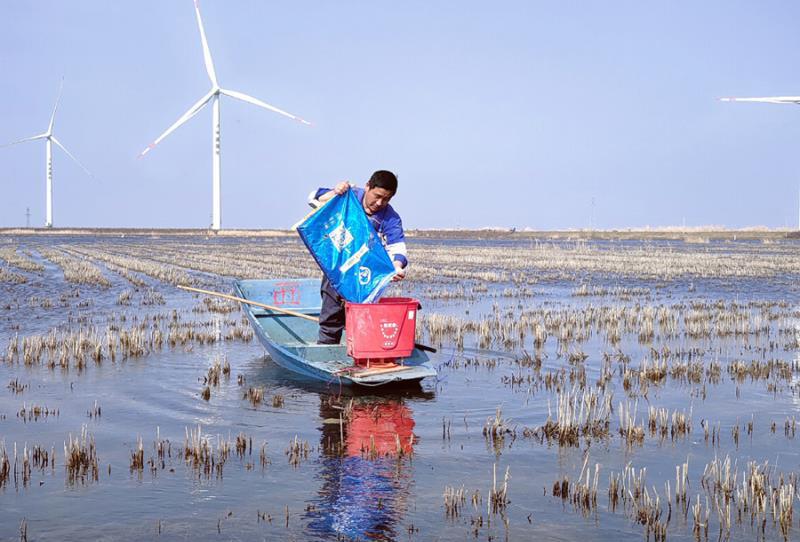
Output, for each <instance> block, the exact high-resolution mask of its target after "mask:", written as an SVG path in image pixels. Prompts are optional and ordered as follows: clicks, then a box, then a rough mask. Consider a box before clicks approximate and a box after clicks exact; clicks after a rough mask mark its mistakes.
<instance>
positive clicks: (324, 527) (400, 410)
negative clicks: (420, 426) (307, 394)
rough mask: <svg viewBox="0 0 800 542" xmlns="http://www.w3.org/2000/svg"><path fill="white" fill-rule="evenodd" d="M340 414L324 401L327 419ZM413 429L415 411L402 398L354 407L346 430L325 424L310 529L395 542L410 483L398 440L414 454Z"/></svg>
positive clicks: (335, 425) (347, 421)
mask: <svg viewBox="0 0 800 542" xmlns="http://www.w3.org/2000/svg"><path fill="white" fill-rule="evenodd" d="M341 412H342V411H341V410H336V409H334V408H332V407H331V406H330V405H329V404H327V402H326V401H322V404H321V407H320V415H321V416H322V418H323V420H326V421H328V422H334V421H336V420H338V419H339V414H340V413H341ZM413 429H414V420H413V419H412V418H411V411H410V410H409V409H408V407H407V406H406V405H405V404H403V403H402V402H401V401H399V400H387V401H379V402H377V401H376V402H363V403H355V404H354V405H353V408H352V412H351V414H350V415H349V416H348V419H346V420H344V427H342V428H340V427H339V424H338V423H325V424H323V427H322V450H323V460H322V461H323V467H322V469H321V470H320V477H321V478H322V487H321V488H320V501H319V504H318V506H317V510H316V511H315V512H314V513H313V514H312V515H313V516H314V519H312V521H311V522H310V523H309V528H310V529H312V530H315V531H318V532H321V534H323V533H324V534H328V535H329V534H335V535H337V536H342V535H343V536H345V537H346V539H348V540H350V539H355V540H363V539H378V540H386V539H394V537H395V536H396V533H395V531H394V526H395V524H396V523H397V522H398V521H399V520H400V519H401V516H402V514H403V512H404V508H405V501H406V498H407V496H408V488H409V485H410V478H409V474H408V473H407V472H405V471H404V470H403V469H401V468H399V465H401V464H402V463H398V459H397V458H396V454H397V441H398V439H399V441H400V446H401V449H402V453H403V454H405V455H408V454H410V453H411V452H412V451H413V450H412V447H413V438H414V436H413V432H412V431H413ZM342 437H343V438H344V442H342V440H341V439H342ZM373 446H374V447H373Z"/></svg>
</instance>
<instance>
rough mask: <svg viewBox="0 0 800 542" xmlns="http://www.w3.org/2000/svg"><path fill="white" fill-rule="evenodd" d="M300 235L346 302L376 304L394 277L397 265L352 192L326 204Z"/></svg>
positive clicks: (338, 196)
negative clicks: (395, 265) (390, 257)
mask: <svg viewBox="0 0 800 542" xmlns="http://www.w3.org/2000/svg"><path fill="white" fill-rule="evenodd" d="M297 233H299V234H300V238H301V239H302V240H303V242H304V243H305V244H306V247H308V250H309V252H311V255H312V256H314V259H315V260H316V261H317V264H318V265H319V267H320V269H322V272H323V273H325V276H326V277H328V280H329V281H330V283H331V285H332V286H333V287H334V289H335V290H336V291H337V292H339V295H340V296H342V297H343V298H345V299H346V300H347V301H350V302H353V303H372V302H374V301H376V300H377V299H378V298H379V297H380V296H381V294H382V293H383V290H384V289H385V288H386V286H387V285H388V284H389V282H391V280H392V277H393V276H394V273H395V270H394V264H393V263H392V260H391V259H389V255H388V254H387V253H386V249H385V248H384V247H383V245H382V244H381V240H380V238H379V237H378V234H377V233H376V232H375V228H373V227H372V224H370V223H369V220H368V219H367V215H366V214H365V213H364V209H363V208H362V207H361V202H360V201H358V199H357V198H356V196H355V194H353V191H352V190H348V191H347V192H345V193H344V194H342V195H337V196H334V197H333V198H332V199H331V200H329V201H328V202H326V203H325V205H323V206H322V207H321V208H320V209H319V210H318V211H316V212H315V213H314V214H312V215H311V216H309V217H308V218H306V219H305V220H303V222H302V223H301V224H300V225H299V226H297Z"/></svg>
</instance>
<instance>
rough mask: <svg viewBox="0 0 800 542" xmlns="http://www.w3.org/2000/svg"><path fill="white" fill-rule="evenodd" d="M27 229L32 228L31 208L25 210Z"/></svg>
mask: <svg viewBox="0 0 800 542" xmlns="http://www.w3.org/2000/svg"><path fill="white" fill-rule="evenodd" d="M25 227H26V228H30V227H31V208H30V207H26V208H25Z"/></svg>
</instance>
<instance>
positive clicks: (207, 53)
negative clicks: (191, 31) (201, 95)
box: [194, 0, 219, 87]
mask: <svg viewBox="0 0 800 542" xmlns="http://www.w3.org/2000/svg"><path fill="white" fill-rule="evenodd" d="M194 14H195V15H196V16H197V27H198V28H199V29H200V41H201V42H202V43H203V60H204V61H205V64H206V71H207V72H208V78H209V79H211V84H212V85H213V86H215V87H217V86H219V85H218V84H217V73H216V72H215V71H214V61H213V60H212V59H211V50H210V49H209V48H208V40H206V31H205V30H204V29H203V19H201V18H200V4H199V3H198V1H197V0H194Z"/></svg>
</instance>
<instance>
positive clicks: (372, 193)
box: [363, 170, 397, 215]
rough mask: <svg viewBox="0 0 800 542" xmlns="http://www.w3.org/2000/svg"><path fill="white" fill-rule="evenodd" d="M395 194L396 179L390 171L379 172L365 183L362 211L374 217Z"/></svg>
mask: <svg viewBox="0 0 800 542" xmlns="http://www.w3.org/2000/svg"><path fill="white" fill-rule="evenodd" d="M396 192H397V177H396V176H395V174H394V173H392V172H391V171H386V170H379V171H376V172H375V173H373V174H372V177H370V178H369V181H367V189H366V190H365V191H364V202H363V205H364V211H366V212H367V214H368V215H374V214H375V213H377V212H379V211H381V210H382V209H383V208H385V207H386V206H387V205H389V200H391V199H392V197H393V196H394V195H395V193H396Z"/></svg>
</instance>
